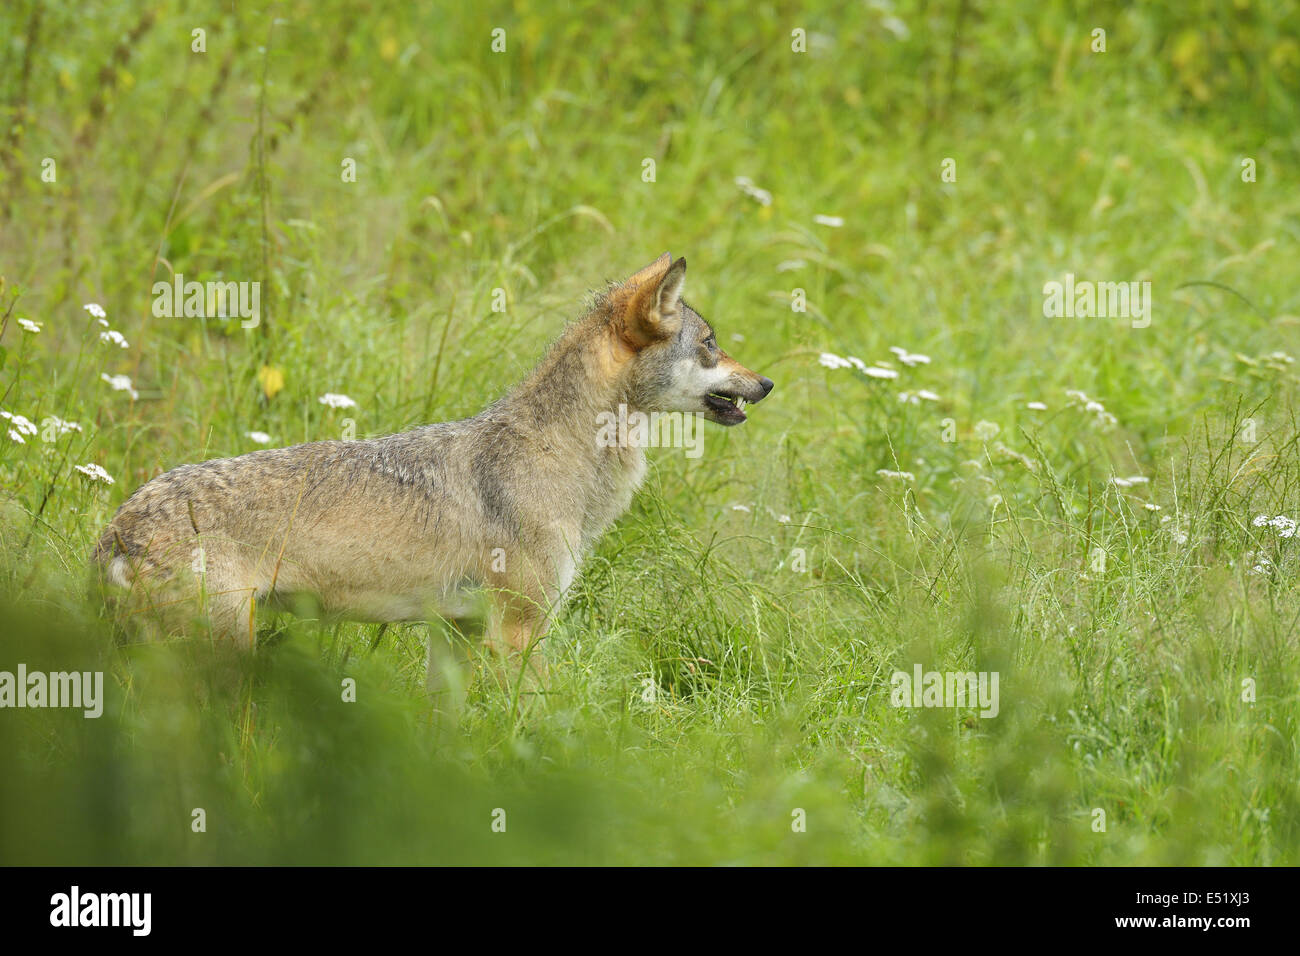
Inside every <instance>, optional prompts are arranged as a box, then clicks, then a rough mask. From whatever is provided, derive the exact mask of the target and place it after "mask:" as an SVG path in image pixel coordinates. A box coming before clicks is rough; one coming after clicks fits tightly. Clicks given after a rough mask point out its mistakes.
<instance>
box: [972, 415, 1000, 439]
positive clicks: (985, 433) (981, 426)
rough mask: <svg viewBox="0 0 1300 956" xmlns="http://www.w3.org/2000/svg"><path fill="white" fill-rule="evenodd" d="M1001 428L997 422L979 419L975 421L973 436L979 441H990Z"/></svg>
mask: <svg viewBox="0 0 1300 956" xmlns="http://www.w3.org/2000/svg"><path fill="white" fill-rule="evenodd" d="M1001 430H1002V429H1001V428H1000V427H999V426H998V423H997V422H986V421H983V420H980V421H978V422H976V423H975V437H976V438H978V439H979V440H980V441H992V440H993V439H994V438H996V437H997V436H998V432H1000V431H1001Z"/></svg>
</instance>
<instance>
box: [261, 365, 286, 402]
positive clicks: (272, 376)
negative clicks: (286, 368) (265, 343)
mask: <svg viewBox="0 0 1300 956" xmlns="http://www.w3.org/2000/svg"><path fill="white" fill-rule="evenodd" d="M257 381H258V383H259V384H260V385H261V386H262V391H263V392H264V393H265V394H266V397H267V398H268V399H272V398H275V396H276V393H278V392H279V391H281V390H282V389H283V388H284V372H282V371H280V370H279V369H278V368H275V367H274V366H272V365H263V366H262V367H261V368H259V369H258V370H257Z"/></svg>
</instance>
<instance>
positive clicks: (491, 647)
mask: <svg viewBox="0 0 1300 956" xmlns="http://www.w3.org/2000/svg"><path fill="white" fill-rule="evenodd" d="M549 627H550V619H549V617H548V615H547V613H546V611H545V609H544V608H542V607H540V606H538V605H536V604H531V603H527V602H521V601H520V600H519V599H518V598H512V599H509V600H501V599H498V600H496V601H494V602H493V607H492V611H491V613H490V614H489V615H488V622H487V631H486V633H485V634H484V637H483V645H484V649H485V650H487V651H489V652H491V655H492V657H494V658H495V660H496V662H497V664H498V666H499V667H500V668H501V670H502V672H501V674H500V677H503V678H505V681H504V686H505V687H506V688H507V689H512V688H514V687H516V686H518V687H519V690H520V692H521V693H533V692H535V691H536V690H538V689H539V688H541V689H545V688H546V687H547V686H548V684H549V680H550V671H549V668H548V666H547V663H546V655H545V653H544V651H543V649H542V640H543V638H545V637H546V632H547V630H548V629H549Z"/></svg>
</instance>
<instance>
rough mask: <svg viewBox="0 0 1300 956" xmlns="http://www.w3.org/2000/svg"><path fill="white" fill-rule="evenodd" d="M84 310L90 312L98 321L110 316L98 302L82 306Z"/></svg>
mask: <svg viewBox="0 0 1300 956" xmlns="http://www.w3.org/2000/svg"><path fill="white" fill-rule="evenodd" d="M82 308H83V309H85V310H86V311H87V312H89V313H90V314H91V315H93V316H94V317H95V318H97V319H103V318H106V317H107V316H108V313H107V312H105V311H104V307H103V306H101V305H100V304H99V303H98V302H87V303H86V304H85V305H83V306H82Z"/></svg>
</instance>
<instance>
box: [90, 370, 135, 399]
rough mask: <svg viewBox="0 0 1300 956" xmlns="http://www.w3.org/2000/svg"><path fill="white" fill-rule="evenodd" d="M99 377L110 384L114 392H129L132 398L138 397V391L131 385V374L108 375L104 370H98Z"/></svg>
mask: <svg viewBox="0 0 1300 956" xmlns="http://www.w3.org/2000/svg"><path fill="white" fill-rule="evenodd" d="M99 377H100V378H102V379H103V380H104V381H106V382H107V383H108V384H109V385H111V386H112V388H113V391H115V392H130V393H131V397H132V398H133V399H134V398H139V397H140V393H139V392H137V391H136V390H135V389H134V388H132V387H131V376H129V375H109V374H107V373H106V372H100V373H99Z"/></svg>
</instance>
